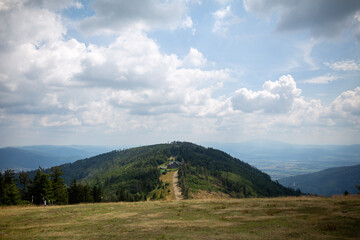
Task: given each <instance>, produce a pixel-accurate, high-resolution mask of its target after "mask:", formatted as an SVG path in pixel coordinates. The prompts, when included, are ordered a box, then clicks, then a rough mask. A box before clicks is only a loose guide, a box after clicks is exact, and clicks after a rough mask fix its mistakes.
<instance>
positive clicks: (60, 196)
mask: <svg viewBox="0 0 360 240" xmlns="http://www.w3.org/2000/svg"><path fill="white" fill-rule="evenodd" d="M51 172H52V173H51V175H50V176H51V183H52V188H53V199H52V200H53V201H54V203H55V204H59V205H62V204H67V203H68V193H67V188H66V185H65V182H64V180H63V179H62V178H61V176H62V175H63V171H62V170H61V168H60V167H52V168H51Z"/></svg>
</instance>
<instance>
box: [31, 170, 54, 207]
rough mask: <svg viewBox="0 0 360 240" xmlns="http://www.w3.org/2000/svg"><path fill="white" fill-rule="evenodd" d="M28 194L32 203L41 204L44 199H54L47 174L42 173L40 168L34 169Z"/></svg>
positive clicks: (48, 200)
mask: <svg viewBox="0 0 360 240" xmlns="http://www.w3.org/2000/svg"><path fill="white" fill-rule="evenodd" d="M29 196H31V200H32V201H33V203H34V204H43V203H44V200H46V201H47V202H50V201H51V200H53V199H54V197H53V191H52V183H51V181H50V179H49V174H46V173H44V172H43V169H42V168H39V169H38V170H37V171H36V175H35V177H34V179H33V180H32V182H31V185H30V187H29Z"/></svg>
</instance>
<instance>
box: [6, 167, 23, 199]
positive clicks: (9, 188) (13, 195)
mask: <svg viewBox="0 0 360 240" xmlns="http://www.w3.org/2000/svg"><path fill="white" fill-rule="evenodd" d="M14 176H15V173H14V170H11V169H8V170H6V171H5V172H4V177H3V196H2V204H5V205H16V204H19V203H20V194H19V189H18V187H17V186H16V184H15V182H14Z"/></svg>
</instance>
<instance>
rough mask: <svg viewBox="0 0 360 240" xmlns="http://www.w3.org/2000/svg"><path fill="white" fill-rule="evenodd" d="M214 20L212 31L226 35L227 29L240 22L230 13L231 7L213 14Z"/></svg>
mask: <svg viewBox="0 0 360 240" xmlns="http://www.w3.org/2000/svg"><path fill="white" fill-rule="evenodd" d="M213 17H214V19H215V23H214V26H213V28H212V31H213V32H215V33H221V34H226V33H227V32H228V30H229V27H230V26H231V25H233V24H237V23H239V22H240V18H239V17H238V16H236V15H235V14H234V13H233V12H232V11H231V6H230V5H228V6H227V7H225V8H221V9H219V10H217V11H216V12H214V13H213Z"/></svg>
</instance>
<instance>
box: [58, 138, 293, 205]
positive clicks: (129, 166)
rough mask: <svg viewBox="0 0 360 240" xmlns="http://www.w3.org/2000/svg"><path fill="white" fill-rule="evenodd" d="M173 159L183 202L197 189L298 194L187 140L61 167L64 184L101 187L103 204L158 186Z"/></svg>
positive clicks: (239, 194)
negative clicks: (183, 197)
mask: <svg viewBox="0 0 360 240" xmlns="http://www.w3.org/2000/svg"><path fill="white" fill-rule="evenodd" d="M174 159H176V160H177V161H178V162H180V163H181V165H180V168H179V181H180V184H181V187H182V189H183V194H184V195H185V198H186V197H191V196H192V194H194V193H196V192H197V191H200V190H206V191H213V192H214V191H215V192H219V191H220V192H224V193H227V194H229V195H231V196H233V197H255V196H257V197H263V196H264V197H265V196H285V195H296V194H298V192H295V191H293V190H291V189H290V188H285V187H283V186H282V185H280V184H278V183H276V182H273V181H272V180H271V179H270V177H269V176H268V175H267V174H265V173H263V172H261V171H260V170H258V169H256V168H254V167H252V166H250V165H249V164H247V163H244V162H242V161H240V160H238V159H235V158H233V157H231V156H230V155H228V154H226V153H224V152H221V151H219V150H215V149H212V148H205V147H202V146H199V145H195V144H192V143H186V142H174V143H171V144H158V145H151V146H144V147H137V148H132V149H127V150H121V151H112V152H109V153H105V154H101V155H98V156H95V157H92V158H87V159H83V160H79V161H76V162H74V163H70V164H64V165H61V168H62V170H63V172H64V176H63V177H64V180H65V182H66V183H67V184H68V185H70V184H71V182H72V180H73V179H76V180H77V181H78V182H79V181H81V182H82V183H87V184H89V185H90V186H93V185H96V186H99V187H101V188H102V189H103V191H104V198H105V200H118V199H119V198H120V199H121V198H122V197H123V196H122V195H124V194H125V195H130V196H132V198H134V199H135V200H137V199H143V198H145V197H146V196H148V194H149V193H150V192H151V191H153V190H154V189H156V188H161V184H162V183H161V182H160V180H159V177H160V176H161V171H160V168H159V166H160V165H162V164H166V163H168V162H169V161H170V160H174ZM135 195H136V197H134V196H135Z"/></svg>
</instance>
